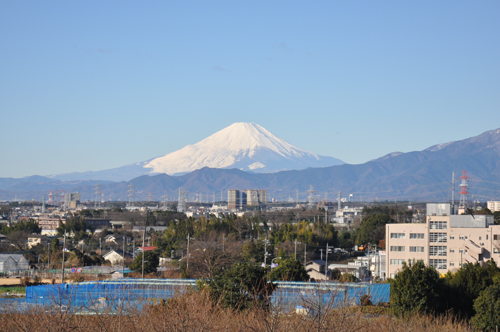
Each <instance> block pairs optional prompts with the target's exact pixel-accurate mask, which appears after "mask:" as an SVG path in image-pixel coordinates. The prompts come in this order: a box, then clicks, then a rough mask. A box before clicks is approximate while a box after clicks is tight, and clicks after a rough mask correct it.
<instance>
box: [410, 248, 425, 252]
mask: <svg viewBox="0 0 500 332" xmlns="http://www.w3.org/2000/svg"><path fill="white" fill-rule="evenodd" d="M410 252H424V247H410Z"/></svg>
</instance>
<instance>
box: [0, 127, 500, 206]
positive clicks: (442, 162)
mask: <svg viewBox="0 0 500 332" xmlns="http://www.w3.org/2000/svg"><path fill="white" fill-rule="evenodd" d="M167 156H168V155H167ZM453 169H456V171H457V174H456V178H457V179H458V178H459V177H460V176H461V175H462V173H461V171H462V170H467V171H468V172H467V175H468V176H470V183H469V184H470V188H469V192H470V193H471V194H472V195H475V196H476V198H477V199H479V200H481V201H484V200H490V199H500V129H497V130H491V131H488V132H485V133H483V134H481V135H479V136H476V137H472V138H469V139H464V140H461V141H456V142H450V143H446V144H439V145H434V146H432V147H430V148H428V149H426V150H423V151H414V152H408V153H400V152H395V153H391V154H388V155H386V156H383V157H381V158H378V159H375V160H372V161H369V162H367V163H364V164H360V165H350V164H342V165H335V166H330V167H321V168H307V169H302V170H289V171H279V172H275V173H255V172H247V171H242V170H239V169H221V168H218V169H215V168H208V167H204V168H202V169H198V170H195V171H192V172H189V173H187V174H184V175H180V176H171V175H167V174H157V175H143V176H139V177H136V178H134V179H133V180H132V181H131V183H133V184H134V186H135V188H136V198H137V200H146V199H147V197H148V193H149V192H151V193H152V196H153V199H154V200H159V199H160V197H161V196H162V195H164V194H165V193H166V194H167V195H169V196H170V197H171V198H172V200H175V199H176V198H177V192H178V189H179V188H180V187H181V186H182V187H183V189H184V190H185V191H188V192H190V193H191V194H192V195H194V193H195V192H196V191H198V193H199V194H200V195H202V197H205V198H204V199H203V200H208V201H212V199H213V197H214V196H215V199H216V200H219V199H220V197H221V193H222V196H223V198H224V199H227V190H228V189H267V190H268V197H269V198H273V197H274V198H277V199H279V200H286V199H288V198H290V199H293V200H294V199H295V197H296V190H298V191H299V193H300V199H301V200H303V201H304V200H306V197H307V195H308V194H307V193H306V191H307V190H308V189H309V186H310V185H313V186H314V189H315V190H316V191H317V198H318V200H322V199H323V198H324V196H325V193H327V195H328V199H329V200H335V199H336V195H337V193H338V192H339V191H341V192H342V195H343V196H344V197H345V196H347V195H349V194H352V195H353V197H354V200H356V201H359V200H361V199H362V200H363V201H371V200H375V199H377V197H378V199H379V200H395V199H404V200H408V199H411V200H413V201H415V200H420V201H447V200H449V199H450V198H451V186H452V171H453ZM94 184H95V181H90V180H85V181H84V180H73V181H61V180H57V179H54V178H52V179H50V178H46V177H40V176H36V177H27V178H22V179H5V178H3V179H0V199H2V200H12V199H13V198H14V195H17V197H18V199H31V198H34V199H41V196H42V195H45V196H47V193H48V190H50V189H54V188H55V187H58V189H59V190H61V189H62V188H64V189H65V190H66V192H68V191H79V192H80V193H82V196H83V199H85V200H86V199H89V200H92V199H93V196H92V194H93V185H94ZM100 184H101V187H102V190H103V191H104V193H105V198H106V199H108V197H109V195H111V199H113V200H117V199H121V200H126V199H127V186H128V184H129V182H124V181H122V182H103V181H100ZM456 188H457V189H456V193H458V192H459V190H458V182H457V186H456ZM457 197H458V194H457ZM457 199H458V198H457Z"/></svg>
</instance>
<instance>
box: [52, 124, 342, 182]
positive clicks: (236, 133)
mask: <svg viewBox="0 0 500 332" xmlns="http://www.w3.org/2000/svg"><path fill="white" fill-rule="evenodd" d="M340 164H344V162H343V161H341V160H339V159H336V158H332V157H324V156H320V155H317V154H315V153H312V152H308V151H305V150H302V149H300V148H298V147H296V146H294V145H292V144H290V143H288V142H286V141H284V140H282V139H281V138H278V137H276V136H274V135H273V134H272V133H271V132H269V131H268V130H266V129H265V128H263V127H262V126H259V125H258V124H255V123H244V122H239V123H234V124H232V125H230V126H229V127H226V128H224V129H222V130H220V131H218V132H216V133H215V134H213V135H211V136H209V137H207V138H205V139H204V140H202V141H200V142H198V143H196V144H193V145H188V146H186V147H184V148H182V149H180V150H177V151H174V152H172V153H169V154H166V155H164V156H163V157H158V158H154V159H150V160H147V161H143V162H139V163H134V164H130V165H126V166H122V167H118V168H113V169H108V170H103V171H97V172H83V173H68V174H58V175H51V176H48V177H50V178H54V179H58V180H87V179H92V180H108V181H128V180H130V179H133V178H135V177H138V176H141V175H145V174H150V175H152V174H161V173H164V174H169V175H174V174H176V175H180V174H184V173H188V172H192V171H195V170H197V169H201V168H203V167H210V168H237V169H240V170H243V171H251V172H254V173H272V172H277V171H282V170H300V169H305V168H308V167H327V166H334V165H340Z"/></svg>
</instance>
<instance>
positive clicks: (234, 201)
mask: <svg viewBox="0 0 500 332" xmlns="http://www.w3.org/2000/svg"><path fill="white" fill-rule="evenodd" d="M240 206H241V202H240V191H239V190H237V189H229V190H228V191H227V208H228V209H237V208H239V207H240Z"/></svg>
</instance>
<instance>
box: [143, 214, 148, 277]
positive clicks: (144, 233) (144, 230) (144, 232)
mask: <svg viewBox="0 0 500 332" xmlns="http://www.w3.org/2000/svg"><path fill="white" fill-rule="evenodd" d="M147 223H148V211H147V210H146V222H145V223H144V229H143V230H142V279H144V252H145V251H146V250H145V247H144V239H145V237H146V224H147Z"/></svg>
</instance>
